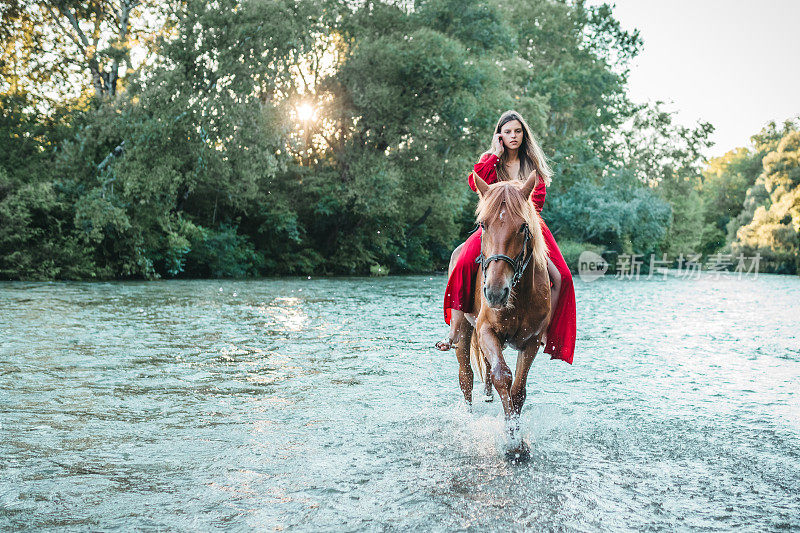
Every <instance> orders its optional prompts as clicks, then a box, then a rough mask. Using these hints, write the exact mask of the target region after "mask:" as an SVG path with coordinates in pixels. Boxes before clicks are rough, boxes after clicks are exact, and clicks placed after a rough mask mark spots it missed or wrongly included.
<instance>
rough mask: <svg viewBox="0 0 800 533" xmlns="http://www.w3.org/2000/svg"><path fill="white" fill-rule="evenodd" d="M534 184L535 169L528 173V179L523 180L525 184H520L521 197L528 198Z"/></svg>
mask: <svg viewBox="0 0 800 533" xmlns="http://www.w3.org/2000/svg"><path fill="white" fill-rule="evenodd" d="M535 186H536V171H535V170H534V171H533V172H531V173H530V174H529V175H528V179H527V180H526V181H525V185H523V186H522V189H520V192H522V196H523V198H525V200H527V199H528V198H530V196H531V193H532V192H533V188H534V187H535Z"/></svg>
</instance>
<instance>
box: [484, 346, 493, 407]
mask: <svg viewBox="0 0 800 533" xmlns="http://www.w3.org/2000/svg"><path fill="white" fill-rule="evenodd" d="M483 362H484V364H485V365H486V380H485V381H484V383H483V401H484V402H491V401H493V400H494V393H493V391H492V365H491V364H489V360H488V359H486V358H485V357H484V358H483Z"/></svg>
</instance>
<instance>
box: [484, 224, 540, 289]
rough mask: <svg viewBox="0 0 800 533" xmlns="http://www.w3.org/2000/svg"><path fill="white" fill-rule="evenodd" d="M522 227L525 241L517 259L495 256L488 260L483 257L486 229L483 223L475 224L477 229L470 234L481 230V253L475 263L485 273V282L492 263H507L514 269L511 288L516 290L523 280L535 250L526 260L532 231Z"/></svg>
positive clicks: (501, 255)
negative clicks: (484, 232) (487, 270)
mask: <svg viewBox="0 0 800 533" xmlns="http://www.w3.org/2000/svg"><path fill="white" fill-rule="evenodd" d="M522 227H523V228H524V229H525V240H524V241H523V242H522V251H521V252H520V253H519V255H517V257H515V258H514V259H512V258H511V257H509V256H507V255H505V254H495V255H492V256H490V257H488V258H486V257H484V256H483V231H484V230H485V229H486V228H485V227H484V225H483V222H478V223H477V224H475V228H474V229H473V230H472V231H470V233H473V232H475V231H477V230H478V228H481V253H480V255H479V256H478V257H477V258H476V259H475V262H476V263H478V264H480V265H481V270H482V272H483V279H484V280H485V279H486V269H487V268H488V266H489V263H491V262H492V261H505V262H506V263H508V264H509V265H511V268H512V269H514V277H513V278H511V288H514V287H515V286H516V285H517V283H518V282H519V280H520V279H522V274H523V273H524V272H525V269H526V268H528V263H530V262H531V257H533V249H531V254H530V255H529V256H528V258H527V259H525V255H526V254H527V252H528V243H529V242H530V240H531V230H530V228H529V227H528V225H527V224H525V225H524V226H522Z"/></svg>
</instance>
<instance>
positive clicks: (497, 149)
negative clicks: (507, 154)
mask: <svg viewBox="0 0 800 533" xmlns="http://www.w3.org/2000/svg"><path fill="white" fill-rule="evenodd" d="M492 153H493V154H494V155H496V156H497V157H500V156H501V155H503V135H502V134H500V133H495V135H494V137H493V138H492Z"/></svg>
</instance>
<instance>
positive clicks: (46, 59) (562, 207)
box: [0, 0, 800, 279]
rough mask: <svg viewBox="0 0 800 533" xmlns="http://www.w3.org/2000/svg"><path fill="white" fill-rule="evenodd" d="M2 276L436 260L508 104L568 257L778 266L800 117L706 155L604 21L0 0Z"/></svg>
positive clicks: (356, 7)
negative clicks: (528, 134)
mask: <svg viewBox="0 0 800 533" xmlns="http://www.w3.org/2000/svg"><path fill="white" fill-rule="evenodd" d="M0 14H1V15H2V21H1V22H2V24H0V277H2V278H5V279H92V278H100V279H107V278H146V279H153V278H159V277H165V278H171V277H209V276H210V277H226V276H233V277H244V276H253V275H275V274H312V273H313V274H366V273H370V272H371V273H384V272H387V271H390V272H421V271H430V270H432V269H438V268H445V267H446V265H447V261H448V258H449V255H450V252H451V250H452V249H453V247H454V246H455V245H456V244H457V243H458V242H459V241H460V240H463V239H464V238H465V236H466V232H467V231H468V229H469V228H470V227H471V226H472V218H473V215H472V211H473V208H474V204H475V197H474V196H473V195H474V193H472V191H470V190H469V188H468V187H467V184H466V179H465V178H466V175H467V173H468V171H469V170H470V169H471V167H472V164H473V163H474V162H475V161H476V160H477V159H478V157H479V155H480V154H481V153H482V152H483V151H485V150H487V149H488V148H489V145H490V136H491V130H492V127H493V126H494V124H495V121H496V120H497V117H498V116H499V114H500V113H501V112H502V111H504V110H507V109H516V110H517V111H519V112H521V113H522V114H523V115H524V116H525V117H526V119H527V120H528V122H529V124H530V125H531V126H532V128H533V129H534V131H535V133H536V135H538V136H539V138H540V141H541V143H542V145H543V147H544V148H545V152H546V153H547V155H548V157H550V158H551V159H552V162H553V166H554V168H555V170H556V174H555V176H554V180H553V184H552V186H551V187H550V188H549V190H548V200H547V204H546V206H545V210H544V213H543V216H544V218H545V219H546V220H547V222H548V224H549V225H550V227H551V229H552V230H553V233H554V234H555V235H556V238H557V239H558V241H559V245H560V246H561V249H562V251H563V252H564V255H565V256H566V258H567V260H568V262H570V264H572V265H573V266H574V265H575V263H576V261H577V257H578V255H579V254H580V252H581V251H582V250H587V249H588V250H594V251H596V252H598V253H603V254H604V256H605V257H606V258H608V259H609V260H610V261H611V262H612V264H613V263H614V260H615V258H616V257H617V256H619V255H621V254H659V257H662V256H663V254H668V256H669V257H675V256H678V255H679V254H682V253H683V254H687V253H703V254H713V253H717V252H724V253H732V254H735V253H742V252H744V253H747V254H754V253H756V252H759V253H761V255H762V257H764V258H765V260H766V262H765V263H762V264H765V265H767V268H768V269H772V270H775V271H779V272H797V269H798V242H800V239H799V238H798V229H800V208H799V207H798V205H799V203H800V193H799V192H798V190H799V189H798V182H799V181H800V172H798V157H800V133H798V127H797V126H798V124H797V122H796V121H795V122H792V121H789V122H786V123H785V124H780V125H776V124H770V125H768V126H767V127H765V128H764V130H762V131H761V132H760V133H758V134H757V135H756V136H754V138H753V139H754V145H755V148H753V149H739V150H734V151H731V152H729V153H728V154H726V155H725V156H724V157H721V158H718V159H715V160H712V161H705V160H704V159H703V157H702V155H701V153H702V152H703V150H704V149H705V148H706V147H707V146H708V137H709V135H710V133H711V132H712V131H713V128H712V126H711V125H710V124H698V126H697V127H696V128H685V127H682V126H679V125H676V124H674V123H673V115H672V114H671V113H669V112H666V111H664V109H663V108H662V106H661V105H660V104H655V105H640V104H637V103H636V102H632V101H631V100H630V99H629V97H628V95H627V89H626V81H627V73H628V70H627V69H628V64H629V62H630V61H631V59H632V58H634V57H635V56H636V55H637V53H638V52H639V50H640V48H641V46H642V41H641V39H640V38H639V35H638V32H636V31H633V32H628V31H625V30H623V29H622V28H621V27H620V25H619V22H618V21H617V20H616V19H615V18H614V16H613V13H612V11H611V9H610V8H609V7H608V6H605V5H604V6H600V7H587V6H584V5H583V4H582V3H581V2H578V3H573V2H560V1H534V0H521V1H516V2H508V3H506V2H496V1H489V2H482V1H472V0H470V1H458V0H427V1H422V0H420V1H416V2H413V3H409V2H398V3H391V2H375V1H366V2H347V1H344V0H319V1H315V2H312V1H303V2H295V1H289V0H276V1H261V0H243V1H234V0H216V1H214V2H205V1H204V2H200V1H194V0H185V1H176V2H156V1H154V0H141V1H139V0H118V1H114V2H111V1H106V0H93V1H91V2H84V1H81V2H78V1H73V0H66V1H64V0H59V1H54V0H53V1H40V2H34V1H30V0H6V1H4V2H3V3H2V4H0Z"/></svg>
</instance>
